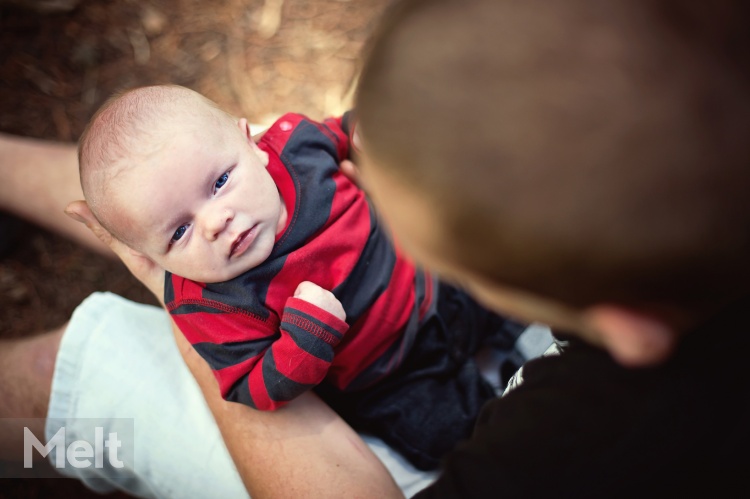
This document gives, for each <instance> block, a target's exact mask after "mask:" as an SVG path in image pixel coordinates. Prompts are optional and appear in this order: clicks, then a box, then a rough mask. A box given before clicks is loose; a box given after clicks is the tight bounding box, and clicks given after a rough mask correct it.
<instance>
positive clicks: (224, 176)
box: [214, 172, 229, 191]
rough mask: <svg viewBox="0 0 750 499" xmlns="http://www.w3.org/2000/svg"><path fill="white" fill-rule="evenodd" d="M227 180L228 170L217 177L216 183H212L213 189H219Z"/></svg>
mask: <svg viewBox="0 0 750 499" xmlns="http://www.w3.org/2000/svg"><path fill="white" fill-rule="evenodd" d="M227 180H229V172H224V173H223V174H222V175H221V177H219V178H218V179H217V180H216V183H215V184H214V190H217V191H218V190H219V189H221V188H222V187H224V184H226V183H227Z"/></svg>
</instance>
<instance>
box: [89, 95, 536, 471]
mask: <svg viewBox="0 0 750 499" xmlns="http://www.w3.org/2000/svg"><path fill="white" fill-rule="evenodd" d="M349 120H350V117H349V115H348V114H345V115H344V116H343V117H341V118H338V119H327V120H325V121H324V122H322V123H316V122H313V121H311V120H309V119H307V118H306V117H304V116H301V115H297V114H287V115H284V116H283V117H281V118H280V119H279V120H278V121H277V122H276V123H274V124H273V125H272V126H271V127H270V128H269V129H268V130H267V131H266V132H265V133H264V134H263V135H262V137H261V138H260V139H259V140H258V141H257V142H256V141H255V140H254V139H253V137H252V136H251V133H250V127H249V125H248V122H247V120H246V119H244V118H243V119H239V120H238V119H236V118H233V117H232V116H230V115H229V114H227V113H226V112H224V111H222V110H221V109H219V108H218V107H217V106H216V105H215V104H214V103H212V102H211V101H209V100H207V99H206V98H204V97H203V96H201V95H199V94H197V93H195V92H193V91H191V90H189V89H186V88H182V87H177V86H153V87H144V88H139V89H135V90H131V91H129V92H126V93H124V94H122V95H119V96H116V97H115V98H113V99H111V100H110V101H108V102H107V103H106V104H105V105H104V106H103V107H102V108H101V109H100V110H99V111H98V112H97V113H96V115H95V116H94V117H93V119H92V120H91V122H90V123H89V125H88V127H87V129H86V130H85V131H84V134H83V136H82V137H81V141H80V145H79V160H80V173H81V183H82V186H83V190H84V194H85V196H86V200H87V202H88V204H89V206H90V208H91V210H92V212H93V213H94V215H95V216H96V217H97V219H98V220H99V221H100V223H101V224H102V225H103V226H104V227H105V228H107V229H108V230H109V231H110V232H111V233H112V234H113V236H115V237H117V238H118V239H120V240H121V241H122V242H124V243H125V244H127V245H128V246H129V247H130V248H132V250H133V251H135V252H138V253H140V254H142V255H143V256H145V257H147V258H150V259H151V260H153V261H154V262H156V263H157V264H159V265H160V266H162V267H163V268H164V269H166V270H167V273H166V282H165V296H164V301H165V304H166V307H167V309H168V310H169V312H170V313H171V314H172V317H173V319H174V320H175V322H176V323H177V325H178V326H179V328H180V329H181V331H182V332H183V334H184V335H185V336H186V338H187V339H188V340H189V341H190V343H191V344H192V345H193V346H194V347H195V349H196V351H197V352H198V353H199V354H200V355H201V356H202V357H203V358H204V359H205V360H206V362H208V364H209V365H210V366H211V368H212V369H213V372H214V374H215V376H216V379H217V380H218V383H219V385H220V389H221V393H222V395H223V396H224V398H225V399H227V400H230V401H235V402H240V403H243V404H247V405H249V406H251V407H254V408H257V409H261V410H273V409H276V408H278V407H280V406H282V405H284V404H285V403H286V402H288V401H289V400H292V399H294V398H295V397H297V396H298V395H300V394H301V393H303V392H305V391H307V390H310V389H313V388H315V389H316V391H317V393H318V394H319V395H320V396H321V397H323V398H324V399H325V400H326V401H327V402H328V403H329V404H330V405H331V406H332V407H333V408H334V409H335V410H337V411H338V412H339V413H340V414H341V415H342V416H343V417H344V418H345V419H346V420H347V421H349V423H350V424H351V425H352V426H353V427H354V428H356V429H358V430H360V431H367V432H371V433H374V434H376V435H377V436H379V437H381V438H382V439H383V440H384V441H386V442H387V443H388V444H389V445H391V446H392V447H394V448H396V449H397V450H399V451H400V452H401V453H402V454H404V455H405V456H406V457H407V458H408V459H409V460H410V461H412V463H414V464H415V465H416V466H417V467H418V468H421V469H433V468H435V467H436V466H437V465H438V463H439V460H440V458H441V456H442V455H443V454H444V453H445V452H447V451H448V450H450V449H451V448H452V447H453V446H454V445H455V443H456V442H457V441H458V440H460V439H462V438H466V437H468V436H469V435H470V433H471V429H472V426H473V423H474V420H475V418H476V416H477V415H478V412H479V409H480V408H481V406H482V405H483V404H484V402H486V401H487V400H489V399H490V398H492V397H494V396H495V392H494V390H493V388H492V387H491V386H490V385H489V383H488V382H487V381H486V380H485V379H484V378H482V376H481V375H480V373H479V370H478V368H477V366H476V364H475V362H474V360H473V356H474V354H475V353H476V351H477V350H478V348H479V347H480V346H481V345H482V344H483V343H487V342H491V343H492V344H493V345H494V346H496V347H499V348H505V349H511V348H512V347H513V344H514V341H515V339H516V338H517V337H518V335H519V334H520V332H521V331H522V330H523V327H522V326H520V325H519V324H517V323H515V322H512V321H509V320H507V319H504V318H502V317H499V316H497V315H494V314H492V313H490V312H488V311H486V310H485V309H483V308H481V307H480V306H478V305H477V304H476V303H475V302H473V301H472V300H471V299H470V298H469V297H468V296H467V295H466V294H464V293H463V292H462V291H460V290H457V289H455V288H453V287H451V286H448V285H446V284H443V283H438V282H437V281H435V280H434V279H433V278H432V276H431V275H430V274H429V273H426V272H424V271H422V270H421V269H419V268H417V267H415V265H414V264H413V263H412V262H411V261H410V260H408V259H406V258H405V257H404V256H403V255H402V254H401V252H400V251H399V249H398V248H397V247H396V246H395V245H394V244H393V243H392V241H391V240H390V239H389V236H388V235H387V234H386V232H385V230H384V227H383V226H382V225H381V224H380V222H379V220H378V217H377V215H376V213H375V212H374V211H373V209H372V207H371V206H370V204H369V202H368V200H367V198H366V196H365V194H364V192H363V191H362V190H360V189H359V188H358V187H357V186H356V185H355V184H354V183H352V182H351V181H350V180H348V179H347V178H346V177H345V176H344V175H343V174H342V173H341V171H340V169H339V163H340V162H341V161H343V160H345V159H347V158H348V157H349V152H350V141H349V132H350V122H349Z"/></svg>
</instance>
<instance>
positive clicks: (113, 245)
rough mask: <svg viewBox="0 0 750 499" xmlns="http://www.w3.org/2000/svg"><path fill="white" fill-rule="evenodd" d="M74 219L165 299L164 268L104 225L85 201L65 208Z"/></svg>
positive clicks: (155, 293) (152, 290) (139, 278)
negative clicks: (131, 246)
mask: <svg viewBox="0 0 750 499" xmlns="http://www.w3.org/2000/svg"><path fill="white" fill-rule="evenodd" d="M65 213H67V214H68V216H70V217H71V218H72V219H74V220H77V221H78V222H81V223H83V224H85V225H86V227H88V228H89V230H90V231H91V232H93V233H94V235H95V236H96V237H97V238H99V240H100V241H102V242H103V243H104V244H105V245H107V247H109V248H110V249H111V250H112V251H113V252H114V253H115V254H116V255H117V256H118V257H119V258H120V260H122V262H123V263H124V264H125V266H126V267H127V268H128V270H130V272H131V273H132V274H133V275H134V276H135V277H136V279H138V280H139V281H141V282H142V283H143V284H144V286H146V287H147V288H148V289H149V290H150V291H151V292H152V293H154V295H155V296H156V298H157V299H158V300H159V301H162V300H163V299H164V269H163V268H162V267H160V266H159V265H157V264H156V263H154V261H153V260H151V259H150V258H148V257H147V256H145V255H143V254H142V253H139V252H137V251H135V250H133V249H131V248H130V247H129V246H127V245H126V244H125V243H123V242H122V241H120V240H118V239H117V238H116V237H113V236H112V234H111V233H110V232H109V231H108V230H107V229H105V228H104V227H102V225H101V224H100V223H99V222H98V221H97V219H96V217H94V214H93V213H91V210H90V209H89V206H88V204H86V202H85V201H73V202H72V203H70V204H69V205H68V207H67V208H66V209H65Z"/></svg>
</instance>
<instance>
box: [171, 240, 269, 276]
mask: <svg viewBox="0 0 750 499" xmlns="http://www.w3.org/2000/svg"><path fill="white" fill-rule="evenodd" d="M272 249H273V246H271V248H269V249H268V251H267V252H266V251H264V252H263V254H261V255H258V254H257V253H256V254H255V255H253V257H254V258H248V259H243V260H240V261H237V262H233V264H230V265H225V266H224V267H223V268H222V269H221V270H220V271H216V272H207V273H204V274H201V275H198V274H194V275H185V274H181V273H179V272H172V273H173V274H177V275H179V276H182V277H184V278H186V279H190V280H191V281H196V282H203V283H206V284H215V283H218V282H225V281H231V280H232V279H234V278H235V277H239V276H241V275H242V274H244V273H245V272H248V271H250V270H252V269H254V268H256V267H258V266H260V265H262V264H263V263H264V262H265V261H266V260H267V259H268V257H269V256H270V254H271V250H272Z"/></svg>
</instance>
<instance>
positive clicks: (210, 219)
mask: <svg viewBox="0 0 750 499" xmlns="http://www.w3.org/2000/svg"><path fill="white" fill-rule="evenodd" d="M232 218H234V213H233V212H232V210H230V209H228V208H222V209H219V210H215V211H214V212H213V213H210V214H208V215H207V216H206V218H205V220H204V224H203V229H204V235H205V237H206V239H208V240H209V241H215V240H216V239H218V238H219V235H220V234H221V233H222V232H223V231H224V230H225V229H226V228H227V226H228V225H229V222H231V221H232Z"/></svg>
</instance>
